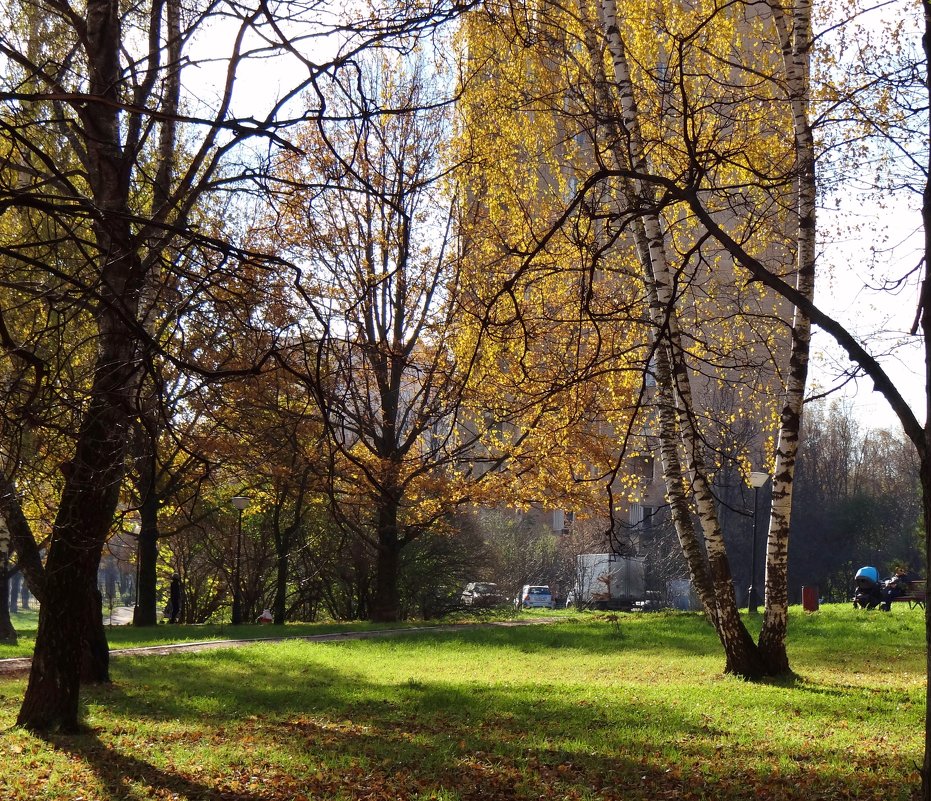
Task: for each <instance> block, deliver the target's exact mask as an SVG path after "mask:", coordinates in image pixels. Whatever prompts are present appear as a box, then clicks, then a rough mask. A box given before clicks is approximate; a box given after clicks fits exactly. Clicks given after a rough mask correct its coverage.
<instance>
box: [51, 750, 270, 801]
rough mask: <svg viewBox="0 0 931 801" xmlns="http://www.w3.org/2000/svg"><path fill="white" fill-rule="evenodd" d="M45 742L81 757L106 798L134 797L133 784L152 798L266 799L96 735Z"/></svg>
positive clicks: (116, 799)
mask: <svg viewBox="0 0 931 801" xmlns="http://www.w3.org/2000/svg"><path fill="white" fill-rule="evenodd" d="M48 742H49V743H50V744H51V745H53V746H54V747H55V748H56V749H58V750H59V751H62V752H64V753H67V754H70V755H71V756H73V757H77V758H79V759H81V760H83V761H84V762H85V763H86V764H87V766H88V767H89V768H90V769H91V770H92V771H93V772H94V773H95V774H96V775H97V777H98V779H99V780H100V783H101V785H102V786H103V792H104V793H106V796H105V797H106V798H109V799H112V800H113V801H122V800H123V799H126V798H131V797H136V796H135V794H134V792H133V789H132V788H133V786H134V785H136V786H138V785H142V786H143V787H144V788H145V791H144V794H145V796H146V797H152V798H162V797H168V798H177V799H189V800H190V801H195V799H196V801H265V799H267V798H268V796H267V795H264V794H263V793H261V792H252V791H251V790H245V789H244V790H232V789H224V788H220V787H212V786H210V785H208V784H204V783H202V782H200V781H197V780H195V779H192V778H190V777H187V776H183V775H181V774H180V773H176V772H172V771H170V770H163V769H162V768H159V767H156V766H155V765H153V764H151V763H150V762H146V761H145V760H144V759H139V758H138V757H136V756H132V755H131V754H127V753H124V752H121V751H118V750H117V749H115V748H112V747H110V746H107V745H106V744H105V743H103V742H101V741H100V739H99V738H98V737H97V735H96V734H82V735H79V736H64V735H55V736H52V737H49V739H48ZM166 794H167V795H166Z"/></svg>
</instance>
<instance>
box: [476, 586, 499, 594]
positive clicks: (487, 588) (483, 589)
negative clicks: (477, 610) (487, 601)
mask: <svg viewBox="0 0 931 801" xmlns="http://www.w3.org/2000/svg"><path fill="white" fill-rule="evenodd" d="M497 589H498V585H497V584H476V585H475V590H474V592H494V591H495V590H497Z"/></svg>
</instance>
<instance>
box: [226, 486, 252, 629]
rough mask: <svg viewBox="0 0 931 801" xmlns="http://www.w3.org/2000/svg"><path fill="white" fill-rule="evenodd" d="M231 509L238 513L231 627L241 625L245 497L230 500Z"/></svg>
mask: <svg viewBox="0 0 931 801" xmlns="http://www.w3.org/2000/svg"><path fill="white" fill-rule="evenodd" d="M230 503H231V504H232V505H233V508H234V509H236V510H237V511H238V512H239V521H238V525H237V528H236V561H235V562H234V563H233V619H232V625H234V626H238V625H240V624H241V623H242V583H241V580H240V572H239V568H240V564H241V562H242V512H243V509H245V508H246V507H247V506H248V505H249V499H248V498H247V497H246V496H245V495H236V496H235V497H233V498H230Z"/></svg>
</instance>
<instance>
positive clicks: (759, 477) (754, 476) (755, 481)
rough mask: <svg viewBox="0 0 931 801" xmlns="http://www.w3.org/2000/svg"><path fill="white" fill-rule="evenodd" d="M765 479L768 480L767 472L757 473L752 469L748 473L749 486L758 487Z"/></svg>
mask: <svg viewBox="0 0 931 801" xmlns="http://www.w3.org/2000/svg"><path fill="white" fill-rule="evenodd" d="M767 481H769V473H759V472H757V471H756V470H754V471H753V472H752V473H751V474H750V486H751V487H753V489H759V488H760V487H762V486H763V485H764V484H765V483H766V482H767Z"/></svg>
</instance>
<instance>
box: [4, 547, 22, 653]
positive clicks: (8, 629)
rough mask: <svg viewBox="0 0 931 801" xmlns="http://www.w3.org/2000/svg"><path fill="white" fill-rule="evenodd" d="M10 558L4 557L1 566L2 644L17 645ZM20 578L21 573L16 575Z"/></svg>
mask: <svg viewBox="0 0 931 801" xmlns="http://www.w3.org/2000/svg"><path fill="white" fill-rule="evenodd" d="M9 562H10V560H9V557H8V556H4V557H3V560H2V564H0V642H2V643H6V644H7V645H15V644H16V629H15V628H13V621H12V620H10V583H11V582H10V569H9ZM16 575H17V576H18V575H19V573H16Z"/></svg>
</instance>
